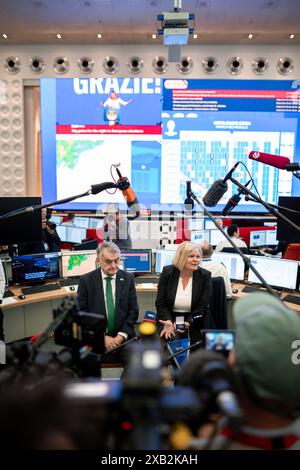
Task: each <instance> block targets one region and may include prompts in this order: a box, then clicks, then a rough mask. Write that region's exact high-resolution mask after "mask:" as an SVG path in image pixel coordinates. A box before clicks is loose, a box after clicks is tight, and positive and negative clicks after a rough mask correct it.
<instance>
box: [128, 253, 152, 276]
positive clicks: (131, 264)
mask: <svg viewBox="0 0 300 470" xmlns="http://www.w3.org/2000/svg"><path fill="white" fill-rule="evenodd" d="M121 262H122V264H123V269H124V270H125V271H127V272H131V273H151V271H152V251H151V249H145V250H134V249H132V250H121Z"/></svg>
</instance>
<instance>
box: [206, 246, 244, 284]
mask: <svg viewBox="0 0 300 470" xmlns="http://www.w3.org/2000/svg"><path fill="white" fill-rule="evenodd" d="M211 259H212V261H215V262H217V263H223V264H224V266H225V267H226V269H227V271H228V274H229V277H230V279H231V280H232V281H243V280H244V276H245V263H244V261H243V258H242V257H241V256H240V255H239V254H237V253H236V254H234V253H223V252H218V253H213V255H212V257H211ZM203 268H205V264H204V260H203Z"/></svg>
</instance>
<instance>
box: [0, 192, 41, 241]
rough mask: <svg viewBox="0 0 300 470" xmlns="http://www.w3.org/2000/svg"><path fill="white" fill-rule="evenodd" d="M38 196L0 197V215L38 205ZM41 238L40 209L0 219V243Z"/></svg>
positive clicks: (38, 239) (39, 202)
mask: <svg viewBox="0 0 300 470" xmlns="http://www.w3.org/2000/svg"><path fill="white" fill-rule="evenodd" d="M40 204H41V198H40V197H1V198H0V216H2V215H4V214H8V213H9V212H12V211H15V210H17V209H23V208H25V207H32V206H38V205H40ZM41 240H42V217H41V211H40V210H37V211H34V212H28V213H26V214H22V215H16V216H15V217H11V218H9V219H4V220H1V221H0V245H9V244H14V243H27V242H37V241H41Z"/></svg>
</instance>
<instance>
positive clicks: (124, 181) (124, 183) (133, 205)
mask: <svg viewBox="0 0 300 470" xmlns="http://www.w3.org/2000/svg"><path fill="white" fill-rule="evenodd" d="M116 170H117V173H118V176H119V179H118V181H117V187H118V189H120V190H121V191H122V194H123V196H124V199H125V201H126V204H127V207H128V209H129V210H130V213H131V214H133V215H134V217H131V218H132V219H136V218H137V217H139V216H140V205H139V201H138V198H137V196H136V194H135V192H134V191H133V189H132V187H131V186H130V182H129V179H128V178H126V176H122V175H121V172H120V170H119V169H118V168H116Z"/></svg>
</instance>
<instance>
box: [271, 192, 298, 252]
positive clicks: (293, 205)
mask: <svg viewBox="0 0 300 470" xmlns="http://www.w3.org/2000/svg"><path fill="white" fill-rule="evenodd" d="M278 205H279V206H282V207H286V208H288V209H293V210H294V211H298V212H297V213H296V212H288V211H285V210H282V209H279V212H280V213H281V214H283V215H284V216H285V217H287V218H288V219H289V220H291V221H292V222H294V224H296V225H298V227H300V210H299V208H300V197H295V196H294V197H285V196H280V197H279V198H278ZM277 240H279V241H285V242H288V243H300V232H299V231H298V230H296V229H295V228H293V227H291V226H290V225H289V224H288V223H287V222H285V221H284V220H282V219H281V218H280V217H278V218H277Z"/></svg>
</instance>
